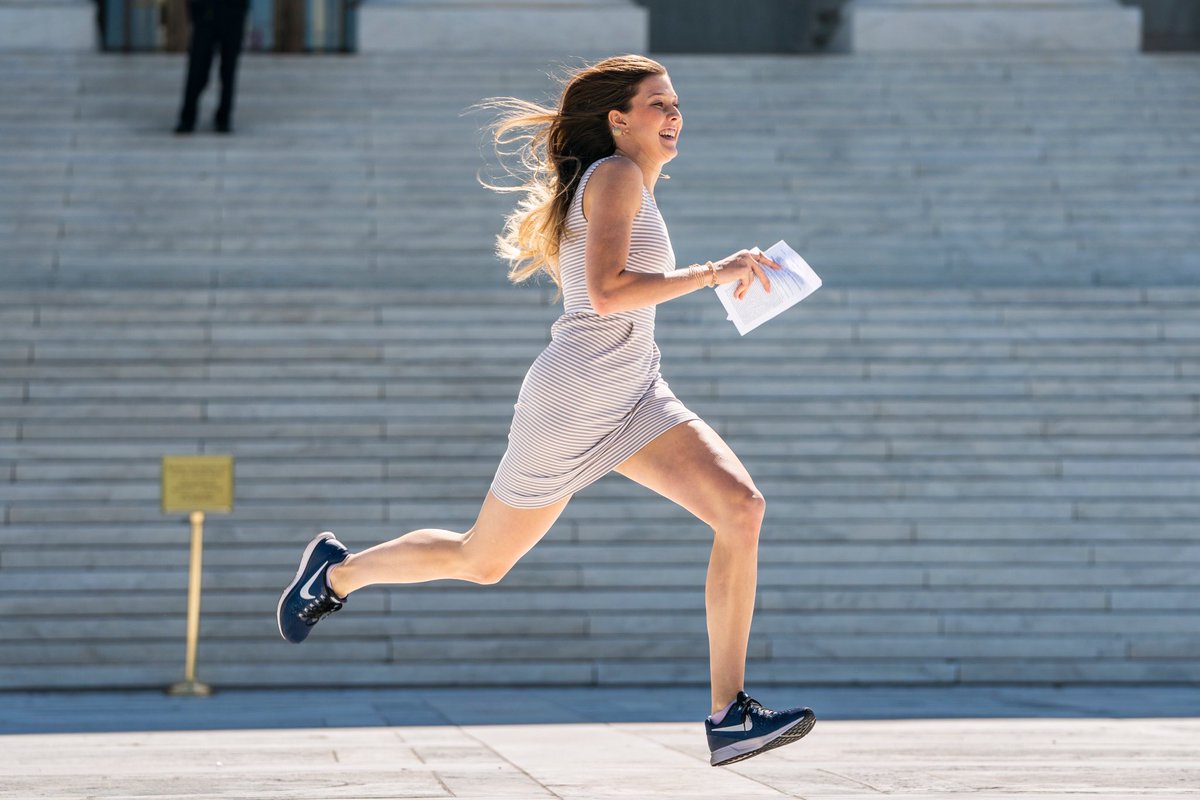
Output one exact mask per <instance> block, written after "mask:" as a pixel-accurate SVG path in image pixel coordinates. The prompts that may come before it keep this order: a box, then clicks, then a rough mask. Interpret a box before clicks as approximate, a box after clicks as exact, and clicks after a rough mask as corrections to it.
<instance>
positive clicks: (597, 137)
mask: <svg viewBox="0 0 1200 800" xmlns="http://www.w3.org/2000/svg"><path fill="white" fill-rule="evenodd" d="M666 71H667V70H666V68H665V67H664V66H663V65H662V64H659V63H658V62H657V61H654V60H652V59H649V58H646V57H644V56H637V55H627V56H616V57H613V58H606V59H604V60H603V61H599V62H597V63H595V64H592V65H590V66H586V67H583V68H581V69H579V70H576V71H575V72H573V73H571V74H570V75H568V76H567V78H566V79H565V80H564V81H563V82H564V84H565V85H564V87H563V90H562V95H561V96H560V97H559V101H558V107H557V108H555V109H550V108H546V107H544V106H540V105H538V104H536V103H530V102H528V101H525V100H519V99H517V98H515V97H500V98H492V99H490V100H487V101H485V102H484V103H481V104H480V105H481V107H483V108H487V109H492V110H499V111H500V112H501V116H500V118H499V119H498V120H497V121H496V122H494V123H493V124H492V125H491V131H492V137H493V140H494V143H495V147H496V152H497V153H498V154H499V155H500V157H501V159H502V160H503V158H504V157H506V156H514V155H515V156H518V157H519V167H518V168H517V169H513V168H511V167H507V166H506V169H508V172H509V173H510V174H511V175H514V176H516V177H517V178H518V179H524V182H523V183H521V184H520V185H517V186H494V185H492V184H489V183H484V185H485V186H487V187H488V188H490V189H495V190H496V191H501V192H524V195H525V196H524V197H522V198H521V200H520V201H519V202H518V203H517V207H516V209H515V210H513V212H512V213H511V214H509V215H508V218H507V219H506V220H505V224H504V232H503V233H501V234H500V235H498V236H497V237H496V254H497V255H499V256H500V257H501V258H503V259H505V260H507V261H508V263H509V270H508V279H509V280H510V281H512V282H513V283H520V282H521V281H524V280H527V279H528V278H531V277H533V276H534V275H536V274H537V273H538V272H541V271H545V272H546V273H547V274H548V275H549V276H550V278H551V279H552V280H553V281H554V283H555V285H556V286H558V287H559V289H560V291H561V289H562V283H561V281H560V280H559V272H558V254H559V249H560V246H561V244H562V239H563V236H564V235H565V233H566V220H567V211H568V209H570V207H571V200H572V199H573V198H574V196H575V190H576V189H577V188H578V186H579V178H580V176H581V175H583V173H584V172H585V171H586V170H587V168H588V167H589V166H591V165H592V164H593V163H595V162H596V161H598V160H600V159H601V158H604V157H605V156H610V155H612V154H613V153H614V152H615V151H616V144H615V142H614V140H613V136H612V132H611V131H610V130H609V122H608V112H609V111H611V110H613V109H617V110H618V111H628V110H629V108H630V101H631V100H632V99H633V97H634V95H636V94H637V89H638V84H639V83H641V81H642V80H643V79H645V78H647V77H649V76H650V75H663V74H666ZM508 145H516V149H515V150H507V151H506V150H505V149H504V148H505V146H508Z"/></svg>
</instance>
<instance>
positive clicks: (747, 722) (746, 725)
mask: <svg viewBox="0 0 1200 800" xmlns="http://www.w3.org/2000/svg"><path fill="white" fill-rule="evenodd" d="M753 727H754V722H753V720H751V719H750V715H749V714H747V715H746V716H744V717H742V721H741V723H739V724H737V725H726V726H725V727H724V728H713V729H712V732H713V733H725V732H726V731H748V730H750V729H751V728H753Z"/></svg>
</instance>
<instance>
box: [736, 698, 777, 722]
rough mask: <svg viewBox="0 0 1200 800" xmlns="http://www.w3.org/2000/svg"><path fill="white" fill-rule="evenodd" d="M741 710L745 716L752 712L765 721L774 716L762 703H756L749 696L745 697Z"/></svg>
mask: <svg viewBox="0 0 1200 800" xmlns="http://www.w3.org/2000/svg"><path fill="white" fill-rule="evenodd" d="M742 709H743V711H744V712H745V713H747V714H749V713H751V711H752V710H753V713H755V714H757V715H758V716H760V717H763V718H765V719H770V718H771V717H774V716H775V715H776V714H775V712H774V711H772V710H771V709H769V708H767V707H765V706H764V705H763V704H762V703H760V702H758V701H757V700H755V699H754V698H753V697H751V696H750V695H746V699H745V700H744V701H743V702H742Z"/></svg>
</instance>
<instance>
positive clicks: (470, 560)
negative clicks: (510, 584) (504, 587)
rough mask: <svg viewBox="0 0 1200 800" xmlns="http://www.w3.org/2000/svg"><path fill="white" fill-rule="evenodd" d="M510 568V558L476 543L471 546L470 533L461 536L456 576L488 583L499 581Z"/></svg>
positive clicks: (465, 579)
mask: <svg viewBox="0 0 1200 800" xmlns="http://www.w3.org/2000/svg"><path fill="white" fill-rule="evenodd" d="M512 568H513V562H512V561H511V560H510V559H506V558H503V557H501V556H499V554H497V553H496V552H494V551H490V550H487V549H485V548H482V547H479V546H477V545H476V546H472V544H471V535H470V533H468V534H467V535H466V536H464V537H463V540H462V543H461V544H460V545H459V553H458V569H457V570H456V572H457V573H458V574H457V575H456V577H457V578H459V579H461V580H464V581H468V582H470V583H480V584H487V585H490V584H493V583H499V582H500V581H501V580H502V579H503V578H504V576H505V575H507V574H508V572H509V570H511V569H512Z"/></svg>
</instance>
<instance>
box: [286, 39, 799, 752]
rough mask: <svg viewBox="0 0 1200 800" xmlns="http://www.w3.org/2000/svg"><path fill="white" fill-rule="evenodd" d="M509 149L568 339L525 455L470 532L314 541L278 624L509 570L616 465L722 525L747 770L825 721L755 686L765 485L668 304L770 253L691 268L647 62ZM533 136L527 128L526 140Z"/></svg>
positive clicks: (524, 391)
mask: <svg viewBox="0 0 1200 800" xmlns="http://www.w3.org/2000/svg"><path fill="white" fill-rule="evenodd" d="M487 105H488V106H489V107H492V108H497V109H501V110H502V111H503V112H504V114H503V116H502V117H501V118H500V120H499V121H498V122H497V123H496V125H495V126H494V130H493V132H494V137H495V140H496V142H497V143H498V145H503V144H514V143H518V144H519V145H520V148H521V150H520V152H521V155H522V163H523V164H524V165H525V166H526V167H527V168H528V170H529V172H528V176H527V178H528V179H527V181H526V182H525V183H524V185H523V186H520V187H517V190H518V191H524V198H523V200H522V201H521V202H520V203H519V204H518V206H517V209H516V210H515V211H513V212H512V214H511V215H510V216H509V217H508V219H507V224H506V226H505V229H504V232H503V234H501V235H500V236H499V237H498V249H497V250H498V253H499V254H500V255H501V256H502V257H504V258H505V259H506V260H507V261H508V262H509V264H510V269H509V273H508V275H509V278H510V280H512V281H513V282H514V283H517V282H520V281H523V280H526V279H527V278H530V277H532V276H534V275H535V274H537V273H538V272H546V273H547V274H548V275H549V276H550V277H551V278H552V279H553V280H554V282H555V284H556V285H557V286H558V287H559V289H560V290H561V292H562V296H563V314H562V316H560V317H559V318H558V319H557V320H556V321H555V322H554V324H553V325H552V326H551V328H550V334H551V341H550V343H549V344H548V345H547V346H546V349H545V350H544V351H543V352H542V353H541V355H539V356H538V357H537V359H536V360H535V361H534V362H533V364H532V366H530V368H529V371H528V373H527V374H526V375H525V379H524V382H523V383H522V384H521V388H520V391H519V393H518V395H517V402H516V404H515V405H514V407H513V409H514V415H513V420H512V426H511V428H510V431H509V435H508V449H507V450H506V452H505V453H504V456H503V458H501V460H500V464H499V466H498V468H497V470H496V474H495V478H494V479H493V481H492V484H491V487H490V489H489V491H488V493H487V496H486V497H485V498H484V500H483V506H482V508H481V509H480V511H479V516H478V518H477V519H476V520H475V524H474V525H473V526H472V527H471V529H470V530H468V531H466V532H464V533H458V532H455V531H448V530H437V529H422V530H415V531H412V532H410V533H407V534H405V535H403V536H400V537H399V538H396V539H393V540H391V541H388V542H383V543H382V544H378V545H376V546H374V547H372V548H370V549H367V550H363V551H362V552H359V553H351V552H350V551H349V550H348V549H346V547H345V546H343V545H342V543H341V542H339V541H338V540H337V539H336V538H334V535H333V534H332V533H330V532H328V531H326V532H324V533H321V534H319V535H318V536H317V537H316V538H315V539H313V540H312V541H311V542H309V544H308V547H307V548H306V549H305V550H304V554H303V556H302V557H301V559H300V567H299V569H297V571H296V575H295V578H294V579H293V580H292V582H291V585H289V586H288V587H287V589H286V590H284V592H283V595H282V596H281V597H280V599H279V605H278V608H277V616H278V622H279V632H280V634H282V636H283V638H284V639H286V640H288V641H289V642H301V641H303V640H304V639H305V638H306V637H307V636H308V634H309V632H310V630H311V629H312V626H313V625H315V624H316V623H317V622H318V621H319V620H321V619H323V618H324V617H326V616H327V615H329V614H331V613H333V612H335V611H338V610H340V609H341V608H342V607H343V605H344V604H345V603H346V598H347V597H349V596H350V595H351V594H352V593H354V592H356V591H358V590H359V589H362V588H364V587H366V586H371V585H374V584H386V583H420V582H423V581H431V580H437V579H443V578H457V579H459V580H464V581H470V582H473V583H479V584H492V583H496V582H497V581H499V580H500V579H501V578H503V577H504V575H505V574H506V573H507V572H508V571H509V570H510V569H511V568H512V567H513V565H514V564H516V563H517V561H518V560H520V558H521V556H523V555H524V554H525V553H526V552H528V551H529V549H530V548H532V547H533V546H534V545H535V544H537V542H538V541H539V540H540V539H541V538H542V537H543V536H544V535H545V534H546V532H547V531H549V530H550V527H551V526H552V525H553V524H554V522H555V520H557V519H558V517H559V515H560V514H561V513H562V511H563V508H565V507H566V505H567V502H568V501H569V500H570V498H571V496H572V495H573V494H574V493H575V492H578V491H579V490H581V489H583V488H584V487H586V486H588V485H589V484H591V483H593V482H594V481H596V480H597V479H599V478H600V477H601V476H603V475H605V474H607V473H608V472H611V471H612V470H616V471H617V472H619V473H620V474H622V475H624V476H626V477H628V478H630V479H631V480H634V481H636V482H638V483H640V484H642V485H644V486H646V487H648V488H649V489H651V490H653V491H655V492H657V493H658V494H661V495H663V496H664V497H666V498H668V499H670V500H672V501H674V502H675V503H678V504H679V505H680V506H682V507H683V508H685V509H687V510H688V511H690V512H691V513H692V514H694V515H695V516H696V517H698V518H699V519H700V520H702V521H703V522H705V523H706V524H707V525H708V526H709V527H711V528H712V530H713V533H714V538H713V548H712V554H711V557H710V561H709V568H708V577H707V583H706V587H705V606H706V609H707V614H708V637H709V665H710V678H711V684H712V709H711V712H712V714H711V716H710V717H708V719H707V720H706V721H705V728H706V731H707V733H708V745H709V750H710V752H711V763H712V764H713V765H714V766H720V765H724V764H731V763H733V762H735V761H740V760H742V759H745V758H749V757H751V756H755V755H758V754H759V753H763V752H766V751H768V750H771V749H774V748H776V747H779V746H781V745H784V744H788V743H790V742H794V741H796V740H798V739H799V738H800V737H802V736H804V735H805V734H806V733H808V732H809V731H810V730H811V729H812V727H813V724H814V722H815V717H814V715H813V712H812V711H811V710H810V709H808V708H791V709H787V710H782V711H771V710H768V709H766V708H764V707H763V706H762V705H761V704H759V703H758V702H757V701H755V700H754V699H753V698H751V697H749V696H748V695H747V694H746V693H745V692H744V691H743V680H744V676H745V669H746V647H747V641H748V639H749V636H750V620H751V616H752V614H753V611H754V594H755V586H756V582H757V566H758V552H757V550H758V535H759V529H760V527H761V525H762V520H763V512H764V509H765V507H766V504H765V500H764V499H763V495H762V493H761V492H760V491H759V490H758V488H757V487H756V486H755V485H754V481H753V480H752V479H751V477H750V474H749V473H748V472H747V471H746V468H745V467H744V466H743V465H742V462H741V461H739V460H738V457H737V456H736V455H734V453H733V451H732V450H730V448H729V446H728V445H727V444H726V443H725V442H724V440H722V439H721V437H720V436H719V435H717V433H716V431H714V430H713V429H712V428H711V427H709V425H707V424H706V423H705V422H704V421H703V420H701V419H700V417H699V416H698V415H697V414H695V413H694V412H692V411H691V410H689V409H688V408H687V407H686V406H685V405H684V404H683V403H682V402H680V400H679V399H678V398H676V397H675V394H674V393H673V392H672V391H671V389H670V387H669V386H668V385H667V382H666V381H665V380H663V376H662V374H661V373H660V372H659V350H658V346H657V345H656V344H655V341H654V316H655V305H656V304H658V303H663V302H666V301H668V300H672V299H674V298H676V297H681V296H683V295H685V294H689V293H691V292H693V291H695V290H697V289H700V288H703V287H713V286H717V285H721V284H726V283H736V284H737V285H736V286H735V297H737V298H739V299H741V298H743V297H744V296H745V294H746V292H747V291H748V290H749V289H750V286H751V285H752V283H753V282H754V281H755V280H758V281H760V282H761V283H762V285H763V288H764V289H765V290H767V291H770V286H771V282H770V278H769V277H768V272H769V271H770V270H776V269H779V268H780V266H779V265H778V264H776V263H775V262H774V261H772V260H770V259H769V258H767V257H766V256H764V255H762V254H760V253H756V252H750V251H747V250H741V251H739V252H737V253H734V254H733V255H730V256H728V257H726V258H723V259H721V260H719V261H710V262H707V263H705V264H702V265H699V264H694V265H691V266H688V267H684V268H677V267H676V262H675V253H674V251H673V250H672V249H671V240H670V238H669V236H668V234H667V228H666V225H665V223H664V222H663V218H662V215H661V214H659V211H658V206H657V205H656V204H655V201H654V187H655V184H656V183H657V182H658V179H659V177H660V175H661V173H662V168H663V166H664V165H665V164H666V163H667V162H668V161H670V160H672V159H673V158H675V156H676V155H677V154H678V152H679V150H678V148H679V137H680V133H681V132H682V129H683V115H682V114H681V112H680V110H679V97H678V95H676V93H675V90H674V88H673V87H672V85H671V79H670V77H669V76H668V75H667V71H666V69H665V68H664V67H663V66H662V65H661V64H659V63H658V62H656V61H652V60H650V59H648V58H644V57H641V56H634V55H629V56H619V57H615V58H609V59H605V60H603V61H600V62H598V63H596V64H593V65H591V66H589V67H585V68H583V69H581V70H579V71H577V72H575V73H574V74H573V75H572V76H571V77H570V78H569V80H568V81H567V82H566V84H565V86H564V89H563V92H562V96H561V97H560V99H559V102H558V106H557V108H555V109H550V108H543V107H541V106H539V105H536V104H533V103H528V102H524V101H520V100H516V99H514V98H503V99H499V100H494V101H492V102H490V103H489V104H487ZM514 132H515V133H514Z"/></svg>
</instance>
